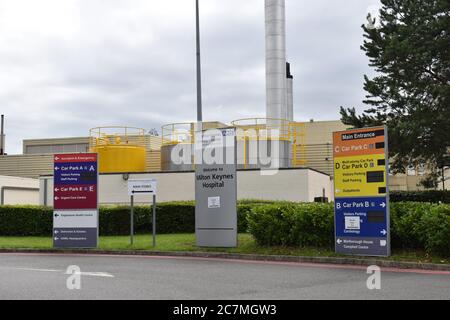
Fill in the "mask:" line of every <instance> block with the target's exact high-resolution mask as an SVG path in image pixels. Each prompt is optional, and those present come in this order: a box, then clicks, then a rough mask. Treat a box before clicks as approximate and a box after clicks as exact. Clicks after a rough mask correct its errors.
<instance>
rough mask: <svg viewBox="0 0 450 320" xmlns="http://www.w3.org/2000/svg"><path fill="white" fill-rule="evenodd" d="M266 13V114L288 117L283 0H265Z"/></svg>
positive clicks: (274, 116) (276, 117)
mask: <svg viewBox="0 0 450 320" xmlns="http://www.w3.org/2000/svg"><path fill="white" fill-rule="evenodd" d="M265 13H266V99H267V105H266V108H267V109H266V114H267V118H273V119H288V111H287V87H286V83H287V80H286V11H285V0H265Z"/></svg>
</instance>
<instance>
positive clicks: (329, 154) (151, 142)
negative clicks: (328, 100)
mask: <svg viewBox="0 0 450 320" xmlns="http://www.w3.org/2000/svg"><path fill="white" fill-rule="evenodd" d="M212 124H214V123H212ZM221 125H222V126H225V124H221ZM217 126H218V124H214V126H213V127H217ZM301 127H302V128H303V135H302V138H301V139H299V141H297V143H296V145H295V146H294V148H293V152H294V156H293V158H294V159H297V160H298V159H301V160H302V161H299V162H297V163H294V165H293V166H294V167H308V168H311V169H314V170H317V171H320V172H323V173H325V174H327V175H330V176H332V175H333V132H336V131H343V130H346V129H348V126H346V125H344V124H343V123H342V122H341V121H310V122H305V123H301ZM166 128H167V127H166ZM145 144H146V146H147V170H146V171H147V172H160V171H161V145H162V138H161V137H155V136H150V135H147V136H145ZM88 150H89V137H74V138H56V139H33V140H24V141H23V155H8V156H0V175H4V176H16V177H25V178H35V179H36V178H39V177H40V176H45V175H51V174H52V173H53V160H52V155H53V154H55V153H76V152H87V151H88ZM423 174H424V172H423V170H422V171H421V170H409V172H408V173H407V174H404V175H396V176H390V188H391V190H403V191H409V190H410V191H413V190H420V189H421V187H419V183H420V181H421V179H422V178H423ZM446 176H447V178H450V170H447V173H446ZM446 186H447V188H449V187H450V181H449V180H447V181H446Z"/></svg>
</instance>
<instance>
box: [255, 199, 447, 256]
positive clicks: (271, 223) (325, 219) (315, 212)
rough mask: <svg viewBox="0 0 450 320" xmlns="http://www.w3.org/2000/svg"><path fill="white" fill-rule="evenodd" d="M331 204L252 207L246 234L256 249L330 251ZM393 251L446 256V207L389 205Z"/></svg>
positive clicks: (417, 204)
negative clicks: (260, 246) (411, 250)
mask: <svg viewBox="0 0 450 320" xmlns="http://www.w3.org/2000/svg"><path fill="white" fill-rule="evenodd" d="M333 212H334V210H333V206H332V205H331V204H310V203H307V204H280V205H266V206H258V207H254V208H253V209H252V210H251V212H250V214H249V215H248V216H247V220H248V224H249V231H250V233H251V234H252V235H253V237H254V238H255V239H256V241H257V243H258V244H260V245H269V246H300V247H306V246H315V247H324V248H333V247H334V213H333ZM391 242H392V247H393V248H394V249H419V250H425V251H426V252H428V253H430V254H437V255H440V256H444V257H447V256H450V206H449V205H436V204H431V203H412V202H406V203H393V204H391Z"/></svg>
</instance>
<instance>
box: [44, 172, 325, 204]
mask: <svg viewBox="0 0 450 320" xmlns="http://www.w3.org/2000/svg"><path fill="white" fill-rule="evenodd" d="M149 178H151V179H157V180H158V202H168V201H188V200H195V184H194V173H193V172H186V173H149V174H130V177H129V179H130V180H132V179H137V180H139V179H149ZM44 180H47V204H49V205H52V203H53V200H52V198H53V177H41V178H40V184H41V190H42V191H41V195H40V202H41V204H44ZM323 189H325V191H326V196H327V197H328V198H329V199H331V181H330V177H329V176H327V175H325V174H321V173H318V172H315V171H312V170H309V169H290V170H280V171H279V172H278V173H277V174H276V175H272V176H263V175H261V172H260V171H252V170H251V171H239V172H238V198H239V199H257V200H285V201H296V202H312V201H314V198H315V197H321V196H322V190H323ZM99 192H100V193H99V197H100V199H99V201H100V203H101V204H129V201H130V199H129V196H128V191H127V181H125V180H124V179H123V177H122V175H121V174H105V175H100V181H99ZM150 200H151V199H150V198H149V197H148V196H136V197H135V202H136V203H144V202H149V201H150Z"/></svg>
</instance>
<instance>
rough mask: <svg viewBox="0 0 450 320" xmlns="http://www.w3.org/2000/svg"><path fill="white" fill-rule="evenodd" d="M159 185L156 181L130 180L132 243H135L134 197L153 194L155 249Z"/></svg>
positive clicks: (154, 243)
mask: <svg viewBox="0 0 450 320" xmlns="http://www.w3.org/2000/svg"><path fill="white" fill-rule="evenodd" d="M157 186H158V183H157V181H156V179H148V180H129V181H128V195H129V196H130V204H131V213H130V243H131V245H133V242H134V196H136V195H144V194H151V195H153V214H152V233H153V247H156V192H157Z"/></svg>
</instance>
